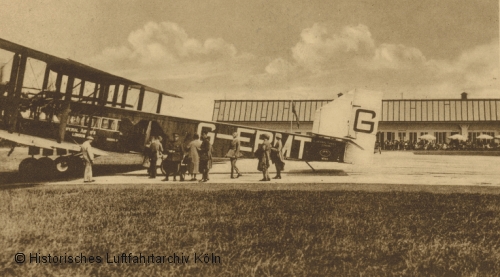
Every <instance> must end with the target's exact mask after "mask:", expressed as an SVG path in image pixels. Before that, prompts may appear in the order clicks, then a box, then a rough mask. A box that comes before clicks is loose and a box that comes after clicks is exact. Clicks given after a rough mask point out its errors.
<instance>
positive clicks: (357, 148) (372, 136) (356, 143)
mask: <svg viewBox="0 0 500 277" xmlns="http://www.w3.org/2000/svg"><path fill="white" fill-rule="evenodd" d="M381 107H382V93H381V92H376V91H369V90H359V89H356V90H353V91H350V92H348V93H347V94H345V95H342V96H341V97H339V98H338V99H335V100H334V101H332V102H331V103H329V104H328V105H325V106H323V107H321V108H320V109H319V110H317V111H316V114H315V118H314V123H313V133H316V134H320V135H327V136H332V137H337V138H342V139H347V140H350V141H351V142H352V143H347V145H346V149H345V154H344V162H346V163H352V164H361V163H369V162H371V160H372V157H373V149H374V147H375V141H376V134H377V128H378V122H379V119H380V113H381Z"/></svg>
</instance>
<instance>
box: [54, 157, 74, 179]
mask: <svg viewBox="0 0 500 277" xmlns="http://www.w3.org/2000/svg"><path fill="white" fill-rule="evenodd" d="M54 164H55V169H56V174H57V175H58V176H64V175H68V174H69V173H70V172H71V164H70V159H69V158H68V157H59V158H57V159H55V161H54Z"/></svg>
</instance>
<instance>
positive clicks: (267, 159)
mask: <svg viewBox="0 0 500 277" xmlns="http://www.w3.org/2000/svg"><path fill="white" fill-rule="evenodd" d="M261 138H262V139H263V140H264V141H263V142H262V144H261V145H259V147H260V150H261V151H259V152H260V155H259V157H258V158H259V164H258V165H257V169H258V170H259V171H262V176H263V178H262V180H260V181H271V178H269V166H270V163H271V143H270V142H269V135H268V134H262V136H261Z"/></svg>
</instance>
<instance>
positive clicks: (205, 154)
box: [145, 132, 212, 182]
mask: <svg viewBox="0 0 500 277" xmlns="http://www.w3.org/2000/svg"><path fill="white" fill-rule="evenodd" d="M159 138H161V137H155V136H153V137H151V142H150V143H149V146H148V147H147V148H146V149H147V151H146V152H147V155H145V156H146V158H149V168H148V173H149V178H153V179H154V178H156V171H157V169H156V167H157V162H158V159H161V160H163V155H164V154H166V155H167V157H166V159H165V161H164V167H163V169H164V170H165V175H166V176H165V179H163V181H169V176H170V175H173V180H174V181H177V175H179V178H180V181H184V176H183V174H181V170H182V168H181V164H187V171H188V173H189V174H190V176H191V181H196V180H197V179H196V175H197V174H198V173H201V174H202V179H201V180H200V182H207V181H208V180H210V179H209V176H208V173H209V171H210V168H211V167H212V146H211V144H210V140H209V138H208V136H207V133H206V132H203V133H202V135H201V140H199V138H200V137H199V135H198V134H194V136H193V139H192V140H191V141H190V142H189V143H188V144H187V145H184V143H183V142H182V141H180V140H179V134H177V133H174V134H173V140H171V141H169V142H168V143H167V145H166V149H165V150H164V149H163V146H162V144H161V140H160V139H159Z"/></svg>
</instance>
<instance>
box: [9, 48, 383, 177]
mask: <svg viewBox="0 0 500 277" xmlns="http://www.w3.org/2000/svg"><path fill="white" fill-rule="evenodd" d="M0 49H3V50H4V51H7V53H9V54H11V56H12V58H11V60H10V62H9V63H11V69H10V78H9V79H8V80H6V81H4V82H2V78H0V110H1V115H2V116H1V119H0V120H1V122H0V126H1V129H0V139H4V140H8V141H12V142H14V143H15V144H18V145H25V146H29V151H28V155H29V157H28V158H26V159H24V160H23V161H22V162H21V163H20V164H19V172H20V173H21V174H23V175H35V176H36V175H37V174H39V175H40V176H41V175H43V176H45V177H47V175H49V176H48V177H52V176H56V175H62V174H66V173H69V172H75V171H78V170H79V166H80V165H81V159H80V158H79V152H80V144H81V143H82V142H83V141H84V140H85V137H86V136H87V135H92V136H93V137H94V138H95V139H94V143H93V146H94V147H95V149H96V150H95V152H96V154H97V155H106V154H107V153H109V152H117V153H128V152H137V153H142V151H143V148H144V145H145V144H146V142H147V140H148V138H149V136H161V137H162V138H163V140H162V141H163V143H165V142H167V141H168V140H169V138H171V136H172V134H173V133H178V134H180V135H181V139H184V141H189V140H190V139H191V138H192V136H193V135H194V134H195V133H198V134H200V133H201V132H202V131H206V132H208V136H209V137H210V140H211V143H212V145H213V155H214V156H215V157H223V156H224V154H225V153H226V152H227V150H228V148H229V146H230V142H231V140H232V136H231V134H232V133H233V132H237V133H238V134H239V137H240V140H241V151H242V152H243V153H244V157H253V152H254V151H255V150H256V149H257V147H258V145H259V143H261V142H262V140H261V139H260V138H261V135H262V134H268V135H269V136H270V137H271V141H273V140H274V137H275V135H276V133H277V132H276V131H273V130H265V129H260V128H254V127H248V126H239V125H233V124H223V123H219V122H211V121H200V120H193V119H187V118H181V117H174V116H167V115H162V114H160V112H161V107H162V101H163V97H164V96H167V97H176V98H180V97H179V96H177V95H174V94H170V93H167V92H164V91H161V90H158V89H154V88H151V87H149V86H146V85H143V84H140V83H137V82H134V81H131V80H128V79H125V78H122V77H119V76H115V75H113V74H110V73H107V72H104V71H101V70H98V69H95V68H92V67H90V66H87V65H84V64H81V63H78V62H76V61H73V60H68V59H62V58H59V57H56V56H53V55H50V54H46V53H43V52H40V51H37V50H34V49H31V48H28V47H24V46H21V45H18V44H15V43H12V42H9V41H6V40H3V39H0ZM32 60H35V61H37V62H39V63H40V62H41V63H42V65H43V66H44V67H45V68H44V74H43V75H44V77H43V80H41V81H42V82H41V85H40V86H39V87H28V86H27V85H25V84H24V81H25V76H26V75H27V73H29V72H32V71H33V67H32V66H28V65H27V64H28V63H29V62H30V61H32ZM0 66H1V64H0ZM2 69H3V68H2ZM4 71H6V70H4ZM0 73H1V71H0ZM0 76H1V74H0ZM4 79H7V78H4ZM132 94H134V95H135V97H132ZM147 94H149V101H146V102H145V99H146V97H145V96H146V95H147ZM151 96H153V97H151ZM381 97H382V95H381V93H379V92H373V91H365V90H355V91H352V92H349V93H347V94H344V95H343V96H342V97H339V98H338V99H336V100H334V101H332V102H331V103H329V104H327V105H325V106H323V107H322V108H320V109H318V110H317V111H316V114H315V119H314V124H313V133H312V135H302V134H293V133H281V134H282V137H283V138H282V141H283V143H284V147H283V151H284V156H285V157H286V158H287V159H291V160H302V161H306V162H310V161H327V162H340V163H362V162H369V161H370V158H371V156H372V155H373V147H374V144H375V139H376V138H375V134H376V132H377V126H378V121H379V116H380V109H381ZM131 99H132V100H131ZM134 99H135V100H134ZM148 102H154V104H156V105H155V106H156V112H152V111H144V110H143V106H144V104H145V103H147V104H151V103H148ZM154 104H153V105H154Z"/></svg>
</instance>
